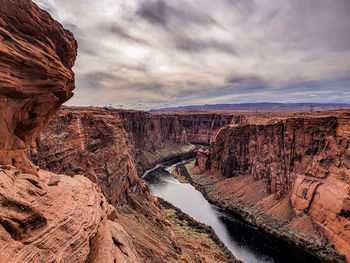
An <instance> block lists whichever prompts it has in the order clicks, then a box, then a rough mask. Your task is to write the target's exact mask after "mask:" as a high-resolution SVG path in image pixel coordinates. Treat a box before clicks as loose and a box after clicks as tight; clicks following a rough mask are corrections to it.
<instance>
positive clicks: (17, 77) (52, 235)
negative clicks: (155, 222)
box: [0, 0, 137, 262]
mask: <svg viewBox="0 0 350 263" xmlns="http://www.w3.org/2000/svg"><path fill="white" fill-rule="evenodd" d="M0 10H1V12H0V87H1V89H0V102H1V103H0V164H2V165H0V262H89V260H92V261H94V262H114V261H116V260H117V261H125V262H137V258H136V250H135V247H134V246H133V243H132V239H131V237H130V236H129V235H128V234H127V233H126V232H125V231H124V230H123V229H122V228H121V226H120V225H119V224H117V223H115V222H112V221H111V220H109V219H108V217H113V214H114V213H116V211H115V209H114V208H112V207H111V206H110V205H108V203H107V201H106V199H105V198H104V196H103V195H102V194H100V193H98V192H97V191H96V189H95V185H94V184H92V183H91V182H90V181H89V180H88V179H86V178H84V177H82V176H78V177H75V178H70V177H68V176H63V175H56V174H51V173H49V172H45V171H42V170H40V171H39V170H38V169H37V168H36V167H35V166H34V165H32V164H31V163H30V162H29V161H28V159H27V158H26V155H25V153H24V151H23V149H24V148H26V147H27V146H28V144H30V143H31V141H32V140H33V139H34V138H35V137H36V136H37V135H38V134H39V132H40V131H41V130H42V129H43V128H44V126H45V124H46V123H47V122H48V121H49V119H50V118H51V117H52V115H53V114H54V113H55V112H56V110H57V109H58V108H59V107H60V105H61V104H62V103H63V102H65V101H66V100H68V99H69V98H70V97H71V96H72V94H73V93H72V90H73V89H74V74H73V72H72V70H71V68H72V66H73V64H74V61H75V57H76V49H77V44H76V41H75V40H74V38H73V35H72V34H71V33H70V32H68V31H65V30H64V29H63V28H62V26H61V25H60V24H58V23H57V22H56V21H54V20H53V19H52V18H51V17H50V16H49V15H48V13H46V12H44V11H42V10H40V9H39V8H38V7H37V6H36V5H35V4H33V3H32V2H31V1H28V0H15V1H6V0H1V1H0ZM97 240H98V241H99V243H98V244H97V243H96V242H95V241H97ZM114 240H116V241H115V242H114ZM106 248H108V249H107V251H104V252H103V253H102V249H106ZM101 253H102V254H103V256H101V257H98V258H99V259H98V260H94V259H95V258H96V255H99V254H101Z"/></svg>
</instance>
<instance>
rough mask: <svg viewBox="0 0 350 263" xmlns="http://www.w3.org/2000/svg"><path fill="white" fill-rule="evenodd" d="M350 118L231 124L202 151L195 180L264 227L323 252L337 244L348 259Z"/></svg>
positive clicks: (335, 115)
mask: <svg viewBox="0 0 350 263" xmlns="http://www.w3.org/2000/svg"><path fill="white" fill-rule="evenodd" d="M349 121H350V113H349V112H341V113H331V114H328V115H325V116H320V115H318V116H311V115H310V116H307V117H301V116H299V117H293V118H290V117H288V118H284V117H281V118H279V119H274V120H271V121H269V120H264V121H262V122H261V123H260V124H259V122H258V123H255V124H252V123H247V124H238V125H230V126H227V127H224V128H222V129H220V131H219V133H218V134H217V136H216V138H215V141H214V142H213V143H212V144H211V146H210V148H209V150H207V151H200V152H199V153H198V156H197V160H196V165H197V168H196V169H197V172H198V171H199V172H200V174H202V175H197V176H195V177H196V178H197V179H196V180H195V181H196V182H197V183H199V184H201V185H204V182H206V183H207V184H208V185H210V187H209V186H208V187H206V190H207V193H208V195H209V196H210V197H209V198H211V199H214V201H215V202H218V203H220V204H221V205H222V206H225V207H226V208H228V209H230V210H233V211H238V212H239V213H240V214H244V216H245V217H248V218H249V219H250V220H252V221H254V222H255V223H257V224H258V225H261V226H263V227H264V228H265V229H268V230H269V231H272V232H275V233H277V234H279V235H282V236H286V237H287V238H290V239H293V240H297V242H303V243H304V245H305V246H306V247H309V248H312V249H315V250H319V251H318V252H320V251H321V250H322V249H324V250H327V249H326V245H330V244H335V248H336V249H337V250H338V251H339V252H340V253H342V254H345V255H346V257H347V259H348V260H349V259H350V254H349V251H350V232H349V225H350V218H349V211H350V210H349V208H350V206H349V205H350V196H349V194H350V186H349V184H350V169H349V168H350V162H349V160H350V146H349V145H350V126H349ZM196 169H194V171H196ZM209 188H210V190H209ZM209 192H210V193H209ZM268 218H270V219H271V218H272V221H269V220H270V219H268ZM313 246H314V247H313ZM315 246H316V247H315ZM318 252H317V253H318ZM322 253H323V254H324V255H323V256H325V257H326V258H327V257H328V256H329V258H332V256H333V255H331V254H332V253H333V252H330V250H328V251H323V252H320V254H322ZM327 253H328V254H327ZM329 253H330V254H329ZM325 254H327V255H325Z"/></svg>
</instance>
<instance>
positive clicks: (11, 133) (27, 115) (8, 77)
mask: <svg viewBox="0 0 350 263" xmlns="http://www.w3.org/2000/svg"><path fill="white" fill-rule="evenodd" d="M0 6H1V12H0V87H1V89H0V123H1V125H0V164H10V163H11V164H13V165H15V166H18V167H19V166H20V167H21V169H23V170H25V171H28V172H32V173H35V168H34V167H33V166H32V165H31V164H30V163H29V162H28V161H27V158H26V157H25V156H24V154H23V149H25V148H26V147H27V146H26V145H27V144H28V143H30V142H31V141H32V140H33V139H34V138H35V137H36V136H37V135H38V134H39V133H40V131H41V130H42V129H43V128H44V126H45V124H46V123H47V122H48V121H49V119H50V118H51V117H52V116H53V114H54V113H55V112H56V110H57V109H58V108H59V107H60V105H61V104H62V103H63V102H65V101H67V100H68V99H69V98H70V97H72V95H73V93H72V90H73V89H74V73H73V71H72V70H71V68H72V66H73V64H74V61H75V57H76V54H77V43H76V41H75V39H74V38H73V35H72V34H71V33H70V32H68V31H66V30H64V29H63V27H62V26H61V25H60V24H59V23H58V22H56V21H54V20H53V19H52V18H51V17H50V15H49V14H48V13H46V12H44V11H42V10H40V9H39V8H38V7H37V6H36V5H35V4H33V3H31V2H30V1H19V0H18V1H8V0H1V1H0Z"/></svg>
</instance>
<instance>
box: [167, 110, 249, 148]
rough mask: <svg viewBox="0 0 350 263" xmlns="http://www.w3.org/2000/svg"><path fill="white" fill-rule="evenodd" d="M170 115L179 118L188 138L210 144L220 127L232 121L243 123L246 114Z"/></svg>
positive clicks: (193, 141)
mask: <svg viewBox="0 0 350 263" xmlns="http://www.w3.org/2000/svg"><path fill="white" fill-rule="evenodd" d="M166 115H167V116H169V117H172V118H176V119H178V121H179V123H180V124H181V126H182V127H184V128H185V130H186V132H187V135H188V140H189V142H191V143H195V144H205V145H209V144H210V142H211V141H212V140H213V139H214V137H215V135H216V134H217V132H218V131H219V129H220V128H221V127H223V126H225V125H229V124H231V123H233V124H235V123H241V122H243V120H244V115H243V114H239V113H225V112H222V113H182V114H181V113H176V114H174V113H167V114H166Z"/></svg>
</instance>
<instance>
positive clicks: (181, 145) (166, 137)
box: [115, 110, 195, 174]
mask: <svg viewBox="0 0 350 263" xmlns="http://www.w3.org/2000/svg"><path fill="white" fill-rule="evenodd" d="M115 113H116V114H117V115H118V116H119V117H120V118H121V119H122V120H123V121H124V128H125V131H126V132H127V134H128V136H129V141H130V142H131V143H132V144H133V145H134V146H135V160H136V164H137V168H138V171H139V174H142V173H143V172H144V171H145V170H147V169H150V168H152V167H153V166H154V165H155V164H156V163H158V162H160V161H163V160H166V159H170V158H174V157H176V156H179V155H183V154H186V153H189V152H191V151H194V150H195V147H194V146H193V145H190V143H189V139H188V135H187V132H186V130H185V129H184V127H183V126H182V125H181V124H180V122H179V120H178V118H177V117H176V116H171V115H162V114H160V115H153V114H150V113H147V112H142V111H130V110H129V111H128V110H118V111H115Z"/></svg>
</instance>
